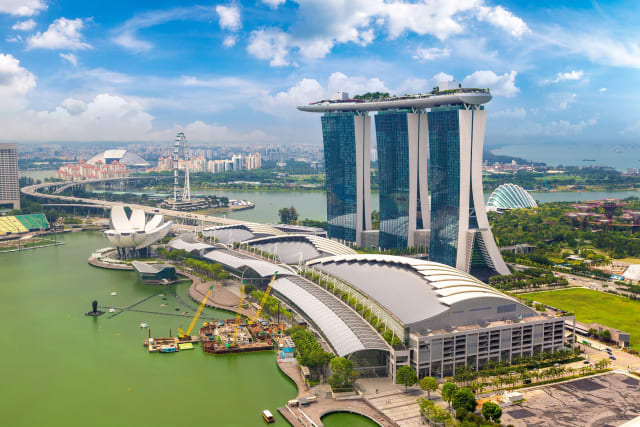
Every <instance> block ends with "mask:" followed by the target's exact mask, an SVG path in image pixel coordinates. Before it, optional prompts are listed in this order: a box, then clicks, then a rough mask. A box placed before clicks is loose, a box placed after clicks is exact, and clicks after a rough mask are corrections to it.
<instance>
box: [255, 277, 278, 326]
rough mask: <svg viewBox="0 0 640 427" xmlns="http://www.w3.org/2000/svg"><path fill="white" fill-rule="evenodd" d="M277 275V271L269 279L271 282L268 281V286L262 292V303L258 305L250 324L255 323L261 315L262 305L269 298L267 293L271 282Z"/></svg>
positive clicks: (269, 290)
mask: <svg viewBox="0 0 640 427" xmlns="http://www.w3.org/2000/svg"><path fill="white" fill-rule="evenodd" d="M277 275H278V272H277V271H276V272H275V273H273V277H272V278H271V281H269V286H267V289H266V290H265V291H264V295H263V296H262V301H260V305H259V306H258V311H256V314H255V315H254V316H253V317H252V318H251V321H252V322H254V323H255V322H257V321H258V318H259V317H260V314H261V313H262V308H263V307H264V304H265V303H266V302H267V298H269V293H270V292H271V285H273V282H275V280H276V276H277Z"/></svg>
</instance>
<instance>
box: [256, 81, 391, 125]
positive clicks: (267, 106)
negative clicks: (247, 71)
mask: <svg viewBox="0 0 640 427" xmlns="http://www.w3.org/2000/svg"><path fill="white" fill-rule="evenodd" d="M337 91H344V92H348V93H349V95H350V96H353V95H357V94H361V93H365V92H376V91H380V92H388V91H389V89H387V88H386V86H385V85H384V83H383V82H382V81H381V80H380V79H378V78H375V77H374V78H368V77H361V76H355V77H349V76H347V75H346V74H343V73H340V72H335V73H332V74H331V75H330V76H329V78H328V80H327V84H326V86H323V85H321V84H320V83H319V82H318V81H317V80H315V79H302V80H300V81H299V82H298V83H297V84H296V85H295V86H292V87H291V88H289V89H288V90H286V91H281V92H277V93H276V94H275V95H270V94H268V93H263V95H262V97H261V98H260V101H261V102H260V103H259V106H258V108H259V109H260V110H262V111H264V112H266V113H269V114H272V115H284V116H286V115H290V114H291V113H292V112H295V111H296V110H295V108H296V107H297V106H299V105H305V104H308V103H310V102H313V101H318V100H321V99H328V98H330V97H331V95H332V94H334V93H335V92H337Z"/></svg>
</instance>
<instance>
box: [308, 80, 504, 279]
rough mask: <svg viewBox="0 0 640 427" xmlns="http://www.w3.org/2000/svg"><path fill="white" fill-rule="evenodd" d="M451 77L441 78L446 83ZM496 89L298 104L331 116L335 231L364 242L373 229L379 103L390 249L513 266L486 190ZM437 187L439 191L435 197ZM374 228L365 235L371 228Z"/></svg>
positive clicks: (466, 266) (496, 267) (480, 267)
mask: <svg viewBox="0 0 640 427" xmlns="http://www.w3.org/2000/svg"><path fill="white" fill-rule="evenodd" d="M446 85H449V86H451V83H444V84H441V86H440V88H441V89H442V88H443V86H446ZM490 100H491V94H490V93H489V90H488V89H463V88H458V87H457V86H456V88H455V89H451V90H444V91H441V92H440V91H436V92H434V93H431V94H427V95H411V96H402V97H392V98H386V99H383V100H375V101H362V100H354V99H340V100H330V101H329V100H327V101H320V102H317V103H313V104H310V105H306V106H300V107H298V109H299V110H301V111H308V112H319V113H324V114H323V116H322V131H323V142H324V149H325V170H326V174H327V183H326V186H327V219H328V222H329V226H328V235H329V237H332V238H337V239H340V240H344V241H349V242H354V243H355V244H357V245H361V244H362V242H363V238H362V236H363V235H364V234H365V233H366V232H367V230H371V222H370V218H371V216H370V209H371V208H370V203H369V197H370V196H369V194H370V185H369V148H368V145H369V137H368V135H369V132H370V117H369V116H368V112H369V111H377V114H376V116H375V124H376V141H377V150H378V165H379V170H378V180H379V183H380V231H379V240H378V244H377V246H380V247H381V248H384V249H390V248H402V247H412V246H428V247H429V259H430V260H431V261H436V262H441V263H443V264H447V265H450V266H453V267H456V268H458V269H460V270H463V271H467V272H473V271H476V272H478V274H481V275H483V276H484V275H487V274H488V270H491V271H494V272H497V273H499V274H509V269H508V268H507V266H506V264H505V263H504V261H503V260H502V257H501V255H500V252H499V250H498V247H497V245H496V243H495V241H494V239H493V235H492V233H491V229H490V228H489V221H488V219H487V214H486V209H485V205H484V193H483V190H482V149H483V144H484V131H485V122H486V115H487V113H486V111H485V110H484V105H483V104H485V103H487V102H489V101H490ZM429 195H430V197H429ZM363 232H364V233H363Z"/></svg>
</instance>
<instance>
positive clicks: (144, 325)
mask: <svg viewBox="0 0 640 427" xmlns="http://www.w3.org/2000/svg"><path fill="white" fill-rule="evenodd" d="M140 327H141V328H148V327H149V324H148V323H140Z"/></svg>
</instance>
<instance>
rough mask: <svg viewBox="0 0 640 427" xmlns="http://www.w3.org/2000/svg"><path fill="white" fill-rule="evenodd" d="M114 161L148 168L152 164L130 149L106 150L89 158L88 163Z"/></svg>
mask: <svg viewBox="0 0 640 427" xmlns="http://www.w3.org/2000/svg"><path fill="white" fill-rule="evenodd" d="M114 161H117V162H118V163H120V164H122V165H126V166H130V167H144V168H146V167H149V166H150V165H149V162H147V161H146V160H145V159H143V158H142V157H140V156H138V155H137V154H135V153H132V152H131V151H129V150H106V151H104V152H102V153H99V154H96V155H95V156H93V157H92V158H90V159H89V160H87V163H88V164H90V165H95V164H96V163H98V162H102V163H104V164H107V163H111V162H114Z"/></svg>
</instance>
